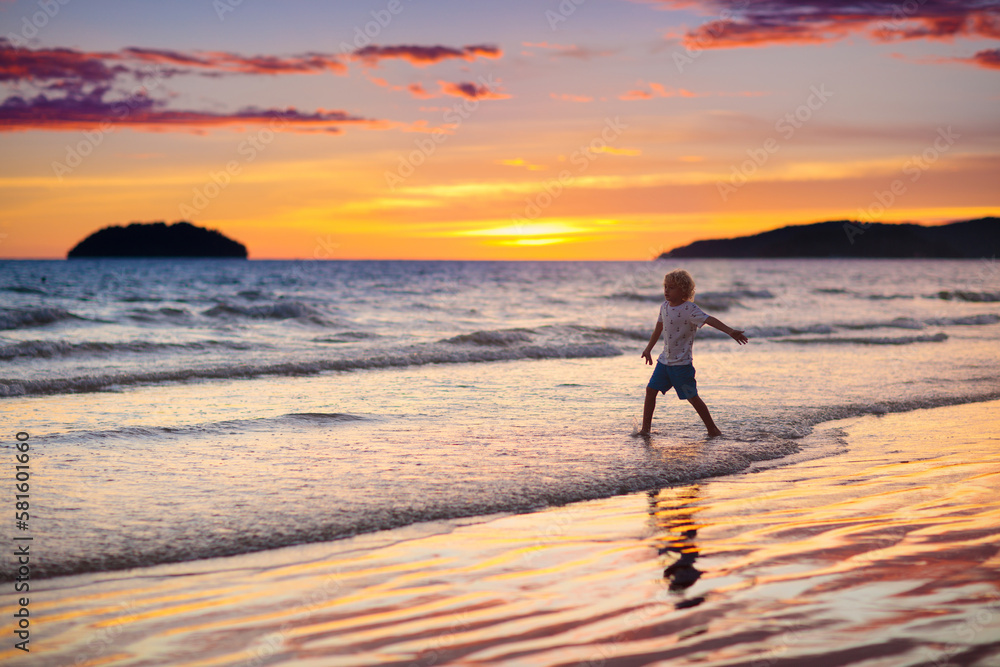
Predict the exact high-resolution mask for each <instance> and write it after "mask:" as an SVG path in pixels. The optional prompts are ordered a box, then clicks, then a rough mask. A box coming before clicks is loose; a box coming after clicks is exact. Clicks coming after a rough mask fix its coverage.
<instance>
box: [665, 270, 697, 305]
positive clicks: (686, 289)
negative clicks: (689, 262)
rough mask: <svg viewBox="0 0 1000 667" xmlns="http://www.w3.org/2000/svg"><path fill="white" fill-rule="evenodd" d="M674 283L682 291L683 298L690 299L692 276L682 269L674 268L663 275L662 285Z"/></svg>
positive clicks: (692, 292)
mask: <svg viewBox="0 0 1000 667" xmlns="http://www.w3.org/2000/svg"><path fill="white" fill-rule="evenodd" d="M669 285H676V286H677V287H680V288H681V291H682V292H683V293H684V300H685V301H690V300H691V299H693V298H694V278H692V277H691V274H690V273H688V272H687V271H685V270H684V269H674V270H673V271H671V272H670V273H668V274H667V275H665V276H663V286H664V287H667V286H669Z"/></svg>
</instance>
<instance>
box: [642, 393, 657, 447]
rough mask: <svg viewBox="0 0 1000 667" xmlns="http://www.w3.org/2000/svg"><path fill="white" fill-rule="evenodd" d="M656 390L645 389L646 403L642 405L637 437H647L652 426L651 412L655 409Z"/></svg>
mask: <svg viewBox="0 0 1000 667" xmlns="http://www.w3.org/2000/svg"><path fill="white" fill-rule="evenodd" d="M656 391H657V390H656V389H653V388H652V387H646V402H645V403H643V404H642V430H641V431H639V435H649V429H650V428H652V426H653V410H655V409H656Z"/></svg>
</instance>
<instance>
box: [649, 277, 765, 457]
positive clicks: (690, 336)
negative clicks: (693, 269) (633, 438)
mask: <svg viewBox="0 0 1000 667" xmlns="http://www.w3.org/2000/svg"><path fill="white" fill-rule="evenodd" d="M663 297H664V298H665V299H666V301H664V302H663V304H662V305H661V306H660V316H659V317H658V318H657V319H656V326H655V327H654V328H653V335H651V336H650V337H649V344H648V345H646V349H645V350H643V351H642V358H643V359H645V360H646V363H647V364H649V365H652V364H653V358H652V356H651V355H650V352H652V350H653V347H654V346H655V345H656V342H657V341H658V340H660V334H661V333H664V332H665V333H666V335H665V336H664V337H665V338H666V344H665V345H664V346H663V352H662V353H661V354H660V356H659V358H658V359H657V360H656V368H655V369H653V375H652V377H650V378H649V384H648V385H646V402H645V404H644V405H643V407H642V430H640V431H639V433H638V435H649V429H650V427H651V426H652V424H653V411H654V410H655V409H656V392H658V391H659V392H663V393H664V394H666V393H667V391H668V390H669V389H670V388H671V387H673V388H674V390H675V391H676V392H677V398H678V399H680V400H684V399H687V401H688V402H689V403H690V404H691V405H693V406H694V409H695V410H697V411H698V414H699V415H700V416H701V419H702V421H704V422H705V428H707V429H708V436H709V437H710V438H715V437H717V436H720V435H722V431H720V430H719V427H718V426H716V425H715V422H714V421H712V415H711V413H709V411H708V406H707V405H705V401H703V400H701V397H700V396H698V384H697V383H696V382H695V379H694V365H693V358H692V354H691V348H692V346H693V345H694V333H695V331H696V330H697V329H698V327H700V326H702V325H704V324H707V325H709V326H711V327H715V328H716V329H718V330H719V331H721V332H723V333H725V334H727V335H729V336H731V337H732V339H733V340H735V341H736V342H737V343H738V344H740V345H745V344H746V342H747V337H746V336H745V335H743V331H741V330H739V329H732V328H730V327H728V326H726V325H725V324H723V323H722V322H720V321H719V320H717V319H715V318H714V317H711V316H710V315H707V314H705V312H704V311H702V309H701V308H699V307H698V306H696V305H694V303H693V302H692V301H691V299H693V298H694V278H692V277H691V274H690V273H688V272H687V271H685V270H684V269H675V270H673V271H671V272H670V273H668V274H667V275H666V276H664V277H663Z"/></svg>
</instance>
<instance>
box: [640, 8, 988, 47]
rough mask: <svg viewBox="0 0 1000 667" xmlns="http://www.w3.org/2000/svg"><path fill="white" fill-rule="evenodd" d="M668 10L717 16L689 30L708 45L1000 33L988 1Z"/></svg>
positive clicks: (690, 41)
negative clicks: (853, 35)
mask: <svg viewBox="0 0 1000 667" xmlns="http://www.w3.org/2000/svg"><path fill="white" fill-rule="evenodd" d="M657 4H659V5H661V6H665V7H667V8H678V9H680V8H685V9H690V8H691V7H699V8H701V9H702V11H703V12H705V13H707V14H710V15H715V16H716V17H717V18H715V19H713V20H710V21H708V22H707V23H704V24H702V25H701V26H699V27H697V28H695V29H693V30H690V31H688V32H687V33H686V34H685V35H684V37H683V41H684V43H685V45H686V46H688V47H692V48H693V47H696V46H697V47H700V48H703V49H711V48H715V49H723V48H739V47H747V46H770V45H773V44H808V43H819V42H830V41H835V40H838V39H843V38H845V37H847V36H848V35H849V34H851V33H855V32H860V33H865V34H867V35H868V36H869V38H871V39H873V40H875V41H879V42H890V41H900V40H910V39H951V38H954V37H970V38H988V39H996V38H998V37H1000V7H998V6H997V4H996V3H995V2H984V1H982V0H964V1H963V0H958V1H955V0H905V1H900V0H866V1H865V2H858V3H844V2H838V1H834V0H806V1H805V2H801V1H798V0H754V1H753V2H750V1H748V0H741V1H740V2H738V3H731V2H728V1H726V0H708V1H707V2H702V3H691V2H689V0H657Z"/></svg>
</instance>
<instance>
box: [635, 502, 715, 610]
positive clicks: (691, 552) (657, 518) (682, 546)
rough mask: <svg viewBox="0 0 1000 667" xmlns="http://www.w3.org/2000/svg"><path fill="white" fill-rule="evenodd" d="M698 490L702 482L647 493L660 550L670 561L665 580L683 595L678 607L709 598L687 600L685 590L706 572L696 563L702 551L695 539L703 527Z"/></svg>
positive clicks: (690, 605) (674, 591) (666, 560)
mask: <svg viewBox="0 0 1000 667" xmlns="http://www.w3.org/2000/svg"><path fill="white" fill-rule="evenodd" d="M698 491H699V488H698V485H697V484H694V485H689V486H683V487H679V488H669V487H668V488H664V489H660V490H659V491H649V492H647V497H648V501H649V517H650V521H651V522H652V523H653V525H654V527H655V529H656V531H657V533H656V536H655V538H654V541H655V545H656V552H657V555H658V556H661V560H662V561H664V562H665V563H666V568H665V569H664V570H663V579H664V580H665V581H666V582H667V584H668V589H669V590H670V592H671V593H675V594H679V595H680V596H681V598H682V599H680V600H678V601H677V602H676V603H675V604H674V606H675V607H676V608H677V609H685V608H688V607H696V606H698V605H699V604H701V603H702V602H704V601H705V598H703V597H701V596H698V597H694V598H691V599H683V593H684V591H685V590H686V589H688V588H690V587H691V586H692V585H693V584H694V583H695V582H696V581H698V579H700V578H701V574H702V573H701V570H699V569H698V568H697V567H695V565H694V562H695V561H696V560H697V559H698V556H699V554H700V551H699V549H698V544H697V542H695V539H696V538H697V537H698V527H699V526H698V524H696V523H695V521H694V515H695V513H696V512H697V511H698V507H697V502H698Z"/></svg>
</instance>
